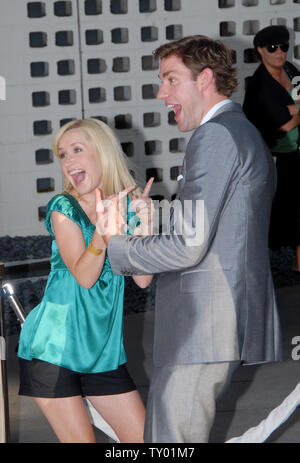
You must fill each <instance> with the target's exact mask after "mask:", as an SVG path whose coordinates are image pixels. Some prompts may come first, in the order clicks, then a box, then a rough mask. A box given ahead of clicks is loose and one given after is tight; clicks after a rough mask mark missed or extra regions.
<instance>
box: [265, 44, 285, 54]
mask: <svg viewBox="0 0 300 463" xmlns="http://www.w3.org/2000/svg"><path fill="white" fill-rule="evenodd" d="M278 47H279V48H280V50H281V51H283V52H284V53H286V52H287V51H288V49H289V44H288V43H281V44H279V45H267V47H266V48H267V50H268V52H269V53H274V52H275V51H276V50H277V48H278Z"/></svg>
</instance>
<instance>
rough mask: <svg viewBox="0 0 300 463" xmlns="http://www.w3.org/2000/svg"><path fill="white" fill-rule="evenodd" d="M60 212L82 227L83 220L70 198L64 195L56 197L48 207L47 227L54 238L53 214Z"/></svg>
mask: <svg viewBox="0 0 300 463" xmlns="http://www.w3.org/2000/svg"><path fill="white" fill-rule="evenodd" d="M52 211H58V212H61V213H62V214H64V215H65V216H66V217H68V218H69V219H71V220H72V221H73V222H75V223H76V224H77V225H79V226H80V223H81V220H80V215H79V213H78V211H77V209H75V208H74V206H73V205H72V203H71V201H70V200H69V198H68V197H67V196H65V195H63V194H59V195H56V196H54V198H52V199H51V200H50V202H49V203H48V205H47V211H46V219H45V227H46V229H47V231H48V232H49V233H50V235H51V236H53V237H54V234H53V231H52V224H51V212H52Z"/></svg>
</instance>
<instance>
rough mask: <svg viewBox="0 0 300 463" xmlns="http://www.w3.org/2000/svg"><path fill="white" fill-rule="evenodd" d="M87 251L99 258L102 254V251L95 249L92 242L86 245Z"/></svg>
mask: <svg viewBox="0 0 300 463" xmlns="http://www.w3.org/2000/svg"><path fill="white" fill-rule="evenodd" d="M87 250H88V251H89V252H91V253H92V254H94V256H100V254H102V252H103V251H104V249H97V248H95V246H93V244H92V242H90V244H89V245H88V247H87Z"/></svg>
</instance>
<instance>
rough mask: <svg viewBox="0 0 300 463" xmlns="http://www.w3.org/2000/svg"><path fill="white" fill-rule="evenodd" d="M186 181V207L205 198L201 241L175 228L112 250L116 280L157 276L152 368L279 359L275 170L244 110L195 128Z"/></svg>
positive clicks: (234, 108)
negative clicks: (272, 251) (272, 222)
mask: <svg viewBox="0 0 300 463" xmlns="http://www.w3.org/2000/svg"><path fill="white" fill-rule="evenodd" d="M182 174H183V179H182V180H181V182H180V186H179V194H178V197H179V199H180V201H181V202H182V203H184V201H185V200H193V201H194V202H195V201H196V200H203V201H204V236H203V242H202V243H196V244H195V245H191V244H187V241H188V238H191V237H192V238H193V236H192V235H193V233H192V231H191V230H188V231H187V233H186V234H184V233H183V234H182V235H179V234H178V233H173V232H174V229H173V228H172V229H171V234H169V235H156V236H152V237H146V238H138V237H128V236H115V237H112V238H111V240H110V242H109V247H108V257H109V260H110V263H111V266H112V269H113V272H114V273H116V274H127V275H128V274H129V275H131V274H133V273H137V274H143V273H159V277H158V281H157V293H156V314H155V335H154V364H155V365H156V366H163V365H176V364H177V365H178V364H186V363H204V362H219V361H233V360H241V361H243V362H245V363H259V362H266V361H274V360H279V359H280V358H281V352H280V346H281V341H280V327H279V322H278V314H277V307H276V300H275V294H274V287H273V281H272V275H271V271H270V263H269V251H268V228H269V219H270V210H271V204H272V198H273V194H274V191H275V187H276V174H275V166H274V162H273V160H272V157H271V155H270V153H269V150H268V148H267V147H266V145H265V144H264V142H263V140H262V137H261V136H260V134H259V133H258V131H257V130H256V128H255V127H254V126H253V125H252V124H251V123H250V122H249V121H248V120H247V119H246V117H245V115H244V114H243V112H242V109H241V107H240V105H239V104H237V103H233V102H231V103H229V104H227V105H224V106H223V107H222V108H220V109H219V110H218V111H217V113H216V114H215V115H214V116H213V118H212V119H211V120H210V121H208V122H206V123H205V124H203V125H201V126H200V127H199V128H198V129H196V130H195V131H194V133H193V135H192V137H191V139H190V141H189V143H188V146H187V149H186V155H185V159H184V163H183V172H182ZM179 209H180V208H179ZM177 212H178V211H177ZM178 214H179V215H180V211H179V212H178V213H177V214H176V215H177V216H178ZM195 225H196V226H197V227H199V226H202V224H201V223H199V221H198V224H195ZM187 235H188V236H187ZM190 243H193V241H190Z"/></svg>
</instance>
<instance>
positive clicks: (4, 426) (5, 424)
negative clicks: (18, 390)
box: [0, 262, 25, 443]
mask: <svg viewBox="0 0 300 463" xmlns="http://www.w3.org/2000/svg"><path fill="white" fill-rule="evenodd" d="M4 271H5V265H4V263H3V262H0V361H1V368H0V389H1V395H0V443H7V442H9V440H10V424H9V405H8V381H7V363H6V362H7V359H6V335H5V314H4V304H3V300H4V298H6V299H7V300H8V302H9V304H10V306H11V308H12V309H13V311H14V313H15V315H16V317H17V319H18V321H19V322H20V325H21V326H22V325H23V323H24V321H25V312H24V310H23V308H22V306H21V304H20V302H19V300H18V298H17V297H16V295H15V294H14V290H13V287H12V286H11V284H10V283H5V284H3V277H4Z"/></svg>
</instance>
